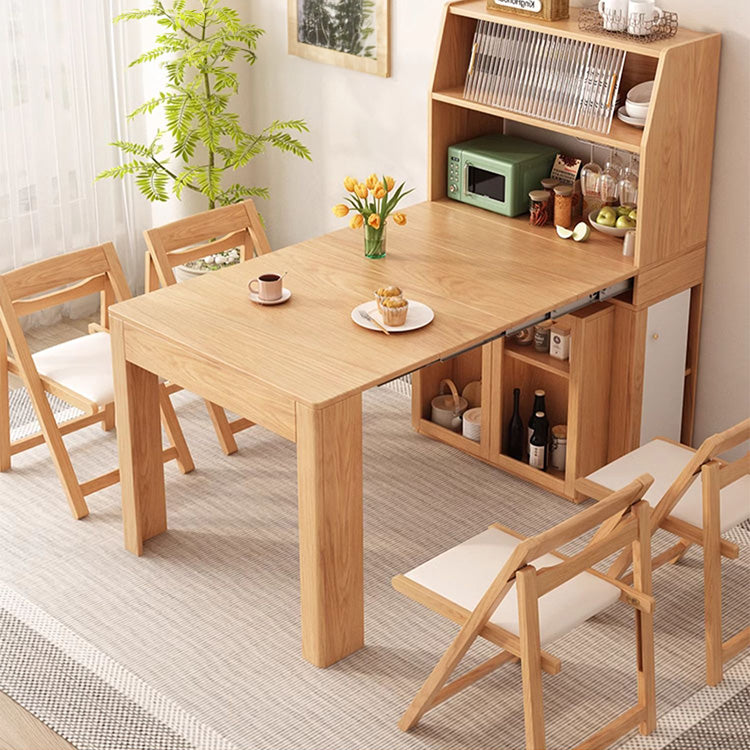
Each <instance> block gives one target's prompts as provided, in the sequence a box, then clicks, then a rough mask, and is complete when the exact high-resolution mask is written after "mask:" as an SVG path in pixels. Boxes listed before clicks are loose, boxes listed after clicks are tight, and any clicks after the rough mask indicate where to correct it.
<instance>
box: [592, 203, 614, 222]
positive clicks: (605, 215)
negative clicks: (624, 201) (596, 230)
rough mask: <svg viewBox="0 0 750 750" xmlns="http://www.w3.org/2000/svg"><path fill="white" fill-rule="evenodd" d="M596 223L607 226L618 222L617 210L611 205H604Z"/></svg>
mask: <svg viewBox="0 0 750 750" xmlns="http://www.w3.org/2000/svg"><path fill="white" fill-rule="evenodd" d="M596 223H597V224H601V225H602V226H605V227H613V226H615V224H617V211H615V209H614V208H612V207H611V206H603V207H602V209H601V210H600V211H599V213H598V215H597V217H596Z"/></svg>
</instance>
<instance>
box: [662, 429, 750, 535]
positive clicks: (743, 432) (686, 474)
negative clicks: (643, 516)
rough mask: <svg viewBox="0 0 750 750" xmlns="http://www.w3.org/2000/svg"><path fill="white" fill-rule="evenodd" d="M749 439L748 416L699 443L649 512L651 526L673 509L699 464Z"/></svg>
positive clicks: (699, 466) (696, 471)
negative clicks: (650, 512)
mask: <svg viewBox="0 0 750 750" xmlns="http://www.w3.org/2000/svg"><path fill="white" fill-rule="evenodd" d="M746 440H750V418H748V419H743V420H742V421H741V422H739V423H738V424H736V425H734V426H732V427H730V428H729V429H728V430H724V432H719V433H716V434H715V435H711V436H710V437H707V438H706V439H705V440H704V441H703V442H702V443H701V445H700V447H699V448H698V450H697V451H696V452H695V453H694V454H693V457H692V458H691V459H690V461H688V463H687V465H686V466H685V468H684V469H683V470H682V471H681V472H680V473H679V475H678V476H677V479H675V480H674V482H672V484H671V486H670V487H669V489H668V490H667V491H666V492H665V493H664V495H663V497H662V498H661V500H659V502H658V503H657V504H656V507H655V508H654V509H653V512H652V514H651V528H652V529H653V530H656V529H657V528H658V527H659V525H660V524H661V523H662V521H664V519H665V518H666V517H667V516H668V515H669V514H670V513H671V512H672V510H674V508H675V506H676V505H677V503H678V502H679V501H680V500H681V499H682V496H683V495H684V494H685V492H687V490H688V488H689V487H690V485H691V484H692V482H693V477H694V476H695V475H696V474H698V473H700V470H701V466H703V465H704V464H706V463H708V462H709V461H711V460H712V459H714V458H716V457H717V456H718V455H720V454H721V453H724V452H725V451H728V450H731V449H732V448H734V447H736V446H738V445H740V444H741V443H744V442H745V441H746Z"/></svg>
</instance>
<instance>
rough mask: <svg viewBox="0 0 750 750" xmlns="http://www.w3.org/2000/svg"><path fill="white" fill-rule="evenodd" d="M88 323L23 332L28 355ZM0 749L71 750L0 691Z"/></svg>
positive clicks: (13, 380)
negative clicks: (29, 349)
mask: <svg viewBox="0 0 750 750" xmlns="http://www.w3.org/2000/svg"><path fill="white" fill-rule="evenodd" d="M89 322H90V321H88V320H66V321H62V322H60V323H55V324H53V325H50V326H44V327H42V328H35V329H33V330H31V331H27V333H26V338H27V340H28V342H29V347H30V348H31V350H32V352H38V351H39V350H40V349H46V348H47V347H49V346H54V345H55V344H59V343H61V342H63V341H68V340H69V339H73V338H76V337H77V336H80V335H81V334H82V333H85V332H86V330H87V328H88V324H89ZM20 386H21V381H20V380H19V379H18V378H16V377H15V376H14V375H11V376H10V387H11V388H19V387H20ZM0 750H75V748H74V747H73V745H71V744H70V743H69V742H66V741H65V740H64V739H63V738H62V737H60V735H58V734H55V732H53V731H52V730H51V729H50V728H49V727H48V726H47V725H46V724H43V723H42V722H41V721H39V719H37V718H36V717H35V716H32V715H31V714H30V713H29V712H28V711H27V710H26V709H25V708H22V707H21V706H19V705H18V703H16V702H15V701H14V700H12V699H11V698H9V697H8V696H7V695H6V694H5V693H2V692H0Z"/></svg>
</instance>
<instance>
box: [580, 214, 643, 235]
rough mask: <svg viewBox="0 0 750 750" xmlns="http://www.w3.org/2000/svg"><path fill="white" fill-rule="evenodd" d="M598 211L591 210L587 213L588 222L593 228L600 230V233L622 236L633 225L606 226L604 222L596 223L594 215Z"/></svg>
mask: <svg viewBox="0 0 750 750" xmlns="http://www.w3.org/2000/svg"><path fill="white" fill-rule="evenodd" d="M598 213H599V211H598V210H597V211H592V212H591V213H590V214H589V224H591V226H592V227H594V229H596V230H597V231H599V232H601V233H602V234H608V235H609V236H610V237H624V236H625V235H626V233H627V232H629V231H631V230H632V229H634V228H635V227H607V226H605V225H604V224H597V223H596V216H597V214H598Z"/></svg>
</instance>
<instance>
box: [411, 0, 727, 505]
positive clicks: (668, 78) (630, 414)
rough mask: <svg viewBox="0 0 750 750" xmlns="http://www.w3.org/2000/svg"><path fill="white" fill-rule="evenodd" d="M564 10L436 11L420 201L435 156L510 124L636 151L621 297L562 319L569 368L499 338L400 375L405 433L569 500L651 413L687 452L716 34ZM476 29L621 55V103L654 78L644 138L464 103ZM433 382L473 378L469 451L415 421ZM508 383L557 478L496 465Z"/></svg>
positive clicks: (524, 224) (461, 441)
mask: <svg viewBox="0 0 750 750" xmlns="http://www.w3.org/2000/svg"><path fill="white" fill-rule="evenodd" d="M577 13H578V9H571V17H570V18H569V19H567V20H564V21H558V22H546V21H538V20H535V19H533V18H529V17H525V16H516V15H512V14H501V13H493V12H489V11H487V9H486V2H485V0H459V1H458V2H453V3H450V4H448V5H446V7H445V13H444V19H443V25H442V30H441V33H440V38H439V41H438V46H437V54H436V59H435V67H434V75H433V81H432V88H431V92H430V95H429V148H428V160H429V175H428V192H429V195H428V197H429V199H430V200H431V201H449V200H450V199H448V198H447V197H446V185H447V166H446V165H447V158H446V157H447V150H448V148H449V146H451V145H453V144H455V143H457V142H461V141H465V140H469V139H471V138H474V137H476V136H480V135H485V134H490V133H502V132H507V131H508V129H509V128H512V127H514V126H515V125H517V124H521V125H523V126H524V127H525V130H524V137H526V138H529V139H531V140H537V141H538V142H540V143H545V142H546V143H552V144H554V143H555V140H554V139H555V138H558V137H559V136H560V135H563V136H571V137H573V138H576V139H581V140H584V141H588V142H593V143H595V144H599V145H601V146H605V147H606V146H609V147H612V148H615V149H618V150H619V151H623V152H629V153H631V154H634V155H637V157H638V160H639V197H638V222H637V230H636V247H635V254H634V256H633V257H632V263H633V283H632V287H631V288H630V289H629V290H628V291H627V292H625V293H623V294H621V295H619V296H617V297H614V298H612V299H609V300H607V301H604V302H596V303H594V304H591V305H588V306H586V307H582V308H581V309H579V310H577V311H575V312H573V313H569V314H568V315H566V316H564V317H565V323H566V324H567V325H568V326H569V327H570V328H571V357H570V361H569V362H566V361H559V360H554V359H552V358H551V357H550V356H549V355H546V354H539V353H537V352H535V351H534V350H533V347H524V348H521V347H518V346H517V345H515V344H514V343H513V342H512V339H511V338H510V337H504V338H499V339H497V340H495V341H493V342H491V343H487V344H485V345H484V346H482V347H480V348H477V349H474V350H471V351H468V352H465V353H463V354H461V355H459V356H458V357H456V358H454V359H451V360H448V361H446V362H441V363H438V364H435V365H431V366H429V367H427V368H425V369H423V370H420V371H418V372H416V373H414V376H413V382H414V392H413V425H414V427H415V429H417V430H418V431H419V432H421V433H422V434H424V435H427V436H429V437H432V438H435V439H439V440H442V441H444V442H446V443H448V444H451V445H453V446H455V447H458V448H460V449H462V450H464V451H466V452H468V453H470V454H472V455H474V456H476V457H477V458H480V459H482V460H484V461H487V462H489V463H491V464H493V465H495V466H498V467H499V468H502V469H504V470H506V471H508V472H510V473H512V474H516V475H518V476H520V477H523V478H524V479H527V480H529V481H532V482H534V483H536V484H537V485H539V486H541V487H544V488H545V489H548V490H550V491H551V492H554V493H556V494H558V495H560V496H563V497H567V498H568V499H571V500H576V499H580V498H576V495H575V492H574V490H573V485H574V482H575V479H576V478H577V477H579V476H584V475H586V474H587V473H589V472H591V471H593V470H594V469H595V468H597V467H599V466H601V465H603V464H604V463H606V462H607V461H608V460H612V459H614V458H616V457H618V456H620V455H622V454H623V453H626V452H627V451H629V450H631V449H632V448H634V447H636V446H637V445H639V444H640V443H641V441H642V440H645V439H650V438H651V437H653V436H654V435H652V434H651V432H652V431H653V430H659V428H660V426H661V425H662V424H664V421H663V420H660V419H658V418H654V415H657V416H658V413H659V410H660V409H662V410H664V409H671V415H666V416H667V418H668V419H670V418H671V420H672V422H673V423H675V425H676V427H675V429H676V433H677V434H674V435H672V437H681V439H682V440H683V441H684V442H687V443H690V442H691V439H692V431H693V417H694V406H695V393H696V378H697V366H698V343H699V334H700V319H701V304H702V296H703V295H702V290H703V278H704V267H705V255H706V237H707V227H708V213H709V193H710V182H711V166H712V157H713V140H714V123H715V112H716V96H717V79H718V68H719V52H720V36H719V35H718V34H702V33H697V32H693V31H689V30H686V29H679V30H678V31H677V34H676V35H675V36H674V37H672V38H670V39H667V40H662V41H656V42H653V43H639V42H636V41H633V40H632V39H628V38H623V37H618V36H613V35H610V36H607V35H600V34H593V33H590V32H585V31H580V30H579V28H578V22H577ZM481 20H485V21H493V22H499V23H502V24H505V25H508V26H513V27H520V28H525V29H531V30H535V31H541V32H545V33H548V34H552V35H557V36H563V37H568V38H571V39H574V40H580V41H584V42H593V43H595V44H598V45H603V46H606V47H615V48H618V49H621V50H624V51H625V52H626V57H625V62H624V68H623V73H622V78H621V82H620V92H621V94H622V95H623V97H624V94H625V92H627V91H628V90H629V89H630V88H632V87H633V86H634V85H636V84H638V83H640V82H643V81H648V80H654V81H655V84H654V90H653V95H652V99H651V105H650V108H649V114H648V118H647V121H646V125H645V128H644V129H638V128H635V127H632V126H630V125H627V124H625V123H624V122H622V121H620V120H619V119H617V117H615V118H614V120H613V122H612V126H611V129H610V131H609V133H603V132H598V131H591V130H585V129H581V128H578V127H570V126H566V125H560V124H558V123H555V122H551V121H547V120H542V119H539V118H536V117H532V116H528V115H525V114H520V113H518V112H515V111H508V110H504V109H499V108H497V107H495V106H491V105H488V104H482V103H478V102H475V101H472V100H470V99H467V98H464V95H463V92H464V81H465V78H466V73H467V69H468V66H469V64H470V59H471V56H472V45H473V42H474V35H475V31H476V27H477V23H478V22H479V21H481ZM530 128H533V132H531V131H530ZM450 202H451V204H452V205H455V206H460V207H461V209H463V210H465V211H467V212H474V213H475V214H476V217H477V220H478V221H479V220H485V219H484V218H482V217H480V215H487V217H486V219H487V220H490V218H489V217H491V220H492V221H496V222H502V223H503V225H504V226H509V227H512V228H513V229H514V230H516V231H518V232H525V233H527V235H528V241H529V242H536V241H541V240H540V239H539V238H540V237H541V235H542V233H544V236H545V240H544V241H545V242H548V241H557V242H559V243H560V250H559V252H560V253H564V252H565V248H566V245H565V241H564V240H558V239H557V238H556V237H555V230H554V227H550V226H548V227H545V228H541V229H540V228H537V227H530V226H529V220H528V216H520V217H516V218H507V217H504V216H499V215H496V214H490V213H489V212H486V211H483V210H482V209H479V208H474V207H470V206H465V205H461V204H455V203H454V202H453V201H450ZM549 238H553V239H552V240H550V239H549ZM601 239H602V237H601V236H597V240H601ZM606 240H607V242H608V243H611V245H607V248H608V249H609V251H610V252H618V254H619V248H620V247H621V245H622V241H621V240H620V239H617V238H606ZM550 312H552V311H550ZM681 320H684V324H681V323H680V321H681ZM444 377H451V378H452V379H453V380H454V381H455V383H456V385H457V386H458V387H459V388H461V387H463V386H465V385H466V383H468V382H469V381H472V380H478V379H480V378H481V381H482V407H483V408H482V437H481V442H479V443H476V442H473V441H471V440H468V439H466V438H464V437H463V436H462V435H460V434H458V433H454V432H451V431H449V430H446V429H444V428H442V427H440V426H438V425H436V424H433V423H432V422H430V421H429V416H430V401H431V399H432V398H433V397H434V396H435V395H436V394H437V392H438V387H439V383H440V381H441V379H442V378H444ZM514 387H520V388H521V389H522V404H521V414H522V418H523V419H524V422H525V421H526V419H527V418H528V416H529V412H530V411H531V401H532V398H533V391H534V389H535V388H544V389H545V390H546V391H547V394H548V409H549V412H550V413H549V417H550V424H558V423H562V424H567V425H568V449H567V462H566V464H567V465H566V470H565V472H556V471H554V470H550V471H547V472H542V471H539V470H537V469H533V468H531V467H530V466H528V465H526V464H524V463H522V462H520V461H516V460H514V459H512V458H510V457H509V456H507V455H505V452H504V451H505V447H504V445H503V443H504V439H505V433H506V427H507V423H508V420H509V419H510V413H511V409H512V390H513V388H514ZM675 420H676V421H675Z"/></svg>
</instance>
